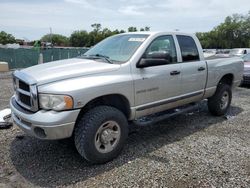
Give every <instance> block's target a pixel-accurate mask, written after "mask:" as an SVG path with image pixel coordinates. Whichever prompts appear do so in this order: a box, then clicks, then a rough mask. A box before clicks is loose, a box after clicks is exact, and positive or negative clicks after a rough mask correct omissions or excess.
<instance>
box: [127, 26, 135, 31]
mask: <svg viewBox="0 0 250 188" xmlns="http://www.w3.org/2000/svg"><path fill="white" fill-rule="evenodd" d="M136 31H137V28H136V27H132V26H131V27H129V28H128V32H136Z"/></svg>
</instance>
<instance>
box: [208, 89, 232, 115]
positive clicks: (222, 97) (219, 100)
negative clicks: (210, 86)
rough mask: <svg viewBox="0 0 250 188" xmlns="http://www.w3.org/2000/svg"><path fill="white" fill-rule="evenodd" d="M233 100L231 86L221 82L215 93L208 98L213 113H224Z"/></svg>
mask: <svg viewBox="0 0 250 188" xmlns="http://www.w3.org/2000/svg"><path fill="white" fill-rule="evenodd" d="M231 100H232V89H231V87H230V86H229V85H227V84H219V86H218V87H217V90H216V92H215V94H214V95H213V96H212V97H210V98H209V99H208V109H209V111H210V112H211V114H213V115H216V116H221V115H224V114H225V113H226V112H227V110H228V108H229V107H230V104H231Z"/></svg>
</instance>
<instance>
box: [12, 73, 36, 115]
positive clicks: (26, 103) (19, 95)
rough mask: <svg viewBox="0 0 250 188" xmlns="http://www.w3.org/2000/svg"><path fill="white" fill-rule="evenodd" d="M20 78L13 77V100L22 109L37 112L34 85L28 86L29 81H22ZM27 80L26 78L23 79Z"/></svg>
mask: <svg viewBox="0 0 250 188" xmlns="http://www.w3.org/2000/svg"><path fill="white" fill-rule="evenodd" d="M21 77H22V76H18V77H17V76H15V74H14V75H13V82H14V89H15V99H16V102H17V103H18V104H19V105H20V106H21V107H23V108H25V109H27V110H30V111H37V110H38V101H37V89H36V85H35V84H28V81H29V80H27V81H26V80H23V79H22V78H21ZM25 78H26V79H27V76H26V77H25Z"/></svg>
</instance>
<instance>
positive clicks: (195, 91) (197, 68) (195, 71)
mask: <svg viewBox="0 0 250 188" xmlns="http://www.w3.org/2000/svg"><path fill="white" fill-rule="evenodd" d="M176 37H177V40H178V43H179V47H180V52H181V63H180V65H181V92H182V95H186V96H187V98H188V97H189V98H190V99H191V100H192V101H195V100H200V99H201V98H202V96H203V93H204V89H205V85H206V79H207V70H206V68H207V67H206V61H204V60H200V59H201V57H200V55H199V51H198V48H197V46H196V43H195V41H194V39H193V37H191V36H186V35H177V36H176ZM192 101H190V102H192Z"/></svg>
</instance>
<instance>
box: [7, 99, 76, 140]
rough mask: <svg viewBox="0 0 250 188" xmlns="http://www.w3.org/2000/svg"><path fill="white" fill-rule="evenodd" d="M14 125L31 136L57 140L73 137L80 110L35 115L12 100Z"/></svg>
mask: <svg viewBox="0 0 250 188" xmlns="http://www.w3.org/2000/svg"><path fill="white" fill-rule="evenodd" d="M10 107H11V111H12V119H13V123H14V124H16V125H17V126H18V127H20V128H21V129H22V130H23V131H24V132H26V133H28V134H29V135H31V136H34V137H37V138H40V139H47V140H57V139H63V138H68V137H71V135H72V133H73V130H74V126H75V121H76V119H77V116H78V114H79V112H80V110H79V109H78V110H70V111H61V112H55V111H45V110H39V111H37V112H35V113H33V112H30V111H27V110H25V109H23V108H22V107H20V106H19V105H18V104H17V103H16V101H15V98H14V97H12V98H11V100H10Z"/></svg>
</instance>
